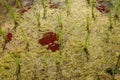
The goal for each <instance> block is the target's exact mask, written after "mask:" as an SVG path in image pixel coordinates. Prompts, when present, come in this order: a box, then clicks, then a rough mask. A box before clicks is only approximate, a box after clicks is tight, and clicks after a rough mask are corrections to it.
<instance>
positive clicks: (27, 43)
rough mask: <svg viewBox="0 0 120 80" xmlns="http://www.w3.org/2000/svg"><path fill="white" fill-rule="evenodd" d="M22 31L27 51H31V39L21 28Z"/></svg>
mask: <svg viewBox="0 0 120 80" xmlns="http://www.w3.org/2000/svg"><path fill="white" fill-rule="evenodd" d="M20 29H21V35H22V37H23V39H24V40H25V42H26V49H27V50H28V51H29V48H28V47H29V39H28V37H27V36H26V34H25V32H24V30H23V29H22V28H20Z"/></svg>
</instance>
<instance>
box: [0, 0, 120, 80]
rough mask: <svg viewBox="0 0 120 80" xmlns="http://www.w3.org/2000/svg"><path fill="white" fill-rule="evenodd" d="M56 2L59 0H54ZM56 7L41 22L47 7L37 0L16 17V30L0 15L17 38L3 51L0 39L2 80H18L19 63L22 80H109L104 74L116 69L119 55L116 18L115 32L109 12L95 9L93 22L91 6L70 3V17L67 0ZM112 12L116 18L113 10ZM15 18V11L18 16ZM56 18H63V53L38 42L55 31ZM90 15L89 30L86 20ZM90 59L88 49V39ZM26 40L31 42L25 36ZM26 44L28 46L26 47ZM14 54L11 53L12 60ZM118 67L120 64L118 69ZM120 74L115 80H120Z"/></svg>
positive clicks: (119, 32)
mask: <svg viewBox="0 0 120 80" xmlns="http://www.w3.org/2000/svg"><path fill="white" fill-rule="evenodd" d="M56 2H57V1H56ZM60 2H61V5H60V8H58V9H49V8H48V7H47V8H46V9H47V16H46V17H47V18H46V19H42V16H43V8H42V6H41V5H40V4H41V3H40V1H39V0H35V2H34V4H33V6H32V8H31V9H30V10H29V11H28V12H26V13H24V14H23V15H22V16H20V18H19V19H18V27H17V30H16V32H15V31H13V30H12V28H13V27H14V23H13V20H12V19H11V17H10V15H9V14H5V15H2V14H0V18H1V21H0V25H1V27H2V29H3V31H4V32H5V33H6V32H8V28H9V31H10V32H11V33H13V40H12V41H11V42H9V43H7V45H6V49H5V50H4V52H3V51H2V47H3V44H4V39H3V38H2V37H1V36H0V56H1V58H0V80H16V69H17V64H16V63H15V60H16V59H18V60H19V61H20V62H19V64H20V66H21V68H20V75H19V80H99V79H100V80H111V79H112V76H111V75H110V74H108V73H106V69H107V68H114V67H115V65H116V62H117V59H118V58H117V57H118V54H119V53H120V21H116V24H115V20H114V17H113V16H112V18H111V19H112V26H113V28H112V29H111V30H109V26H110V22H109V14H104V13H100V12H99V11H97V10H96V9H94V14H95V20H94V19H93V18H92V16H91V8H90V6H89V5H88V4H87V2H86V1H85V0H76V1H75V0H70V15H68V16H67V13H66V8H65V4H64V1H63V0H60ZM111 11H112V15H113V13H114V10H111ZM36 12H40V16H41V18H40V22H41V26H38V23H37V20H36V17H35V16H36V15H35V14H36ZM16 14H17V13H16ZM58 15H61V19H62V24H63V29H62V45H63V49H62V50H61V51H62V54H61V55H60V51H59V50H58V51H56V52H51V51H50V50H47V49H46V47H43V46H41V45H40V44H39V43H38V40H39V38H41V37H42V35H43V34H44V33H45V32H48V31H53V32H56V31H57V30H56V29H57V27H58V21H57V19H58ZM87 17H89V31H90V33H89V34H88V31H87V28H86V26H87V23H86V18H87ZM87 35H89V37H88V40H87V49H88V52H89V55H88V57H89V59H88V60H87V58H86V53H85V51H84V46H85V41H86V37H87ZM24 36H26V38H27V40H26V39H25V38H24ZM27 43H29V47H28V48H26V46H27ZM11 55H13V57H14V58H15V60H14V58H12V57H11ZM118 66H119V67H120V65H118ZM119 76H120V74H119V73H117V74H116V75H115V78H116V79H117V80H120V77H119Z"/></svg>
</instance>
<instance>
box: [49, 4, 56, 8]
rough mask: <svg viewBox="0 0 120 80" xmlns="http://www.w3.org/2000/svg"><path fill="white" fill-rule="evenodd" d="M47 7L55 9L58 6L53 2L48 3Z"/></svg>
mask: <svg viewBox="0 0 120 80" xmlns="http://www.w3.org/2000/svg"><path fill="white" fill-rule="evenodd" d="M49 8H50V9H56V8H58V6H57V5H55V4H50V5H49Z"/></svg>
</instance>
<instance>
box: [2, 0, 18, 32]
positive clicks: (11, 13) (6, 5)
mask: <svg viewBox="0 0 120 80" xmlns="http://www.w3.org/2000/svg"><path fill="white" fill-rule="evenodd" d="M2 3H3V4H4V5H5V7H6V8H7V10H8V11H9V13H10V15H11V17H12V18H13V20H14V27H13V30H15V31H16V28H17V26H18V23H17V16H16V14H15V13H14V11H13V9H12V8H11V6H10V5H9V4H8V3H7V2H6V0H2Z"/></svg>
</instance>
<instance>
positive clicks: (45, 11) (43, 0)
mask: <svg viewBox="0 0 120 80" xmlns="http://www.w3.org/2000/svg"><path fill="white" fill-rule="evenodd" d="M45 3H46V1H45V0H41V5H42V7H43V19H46V18H47V17H46V13H47V10H46V4H45Z"/></svg>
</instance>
